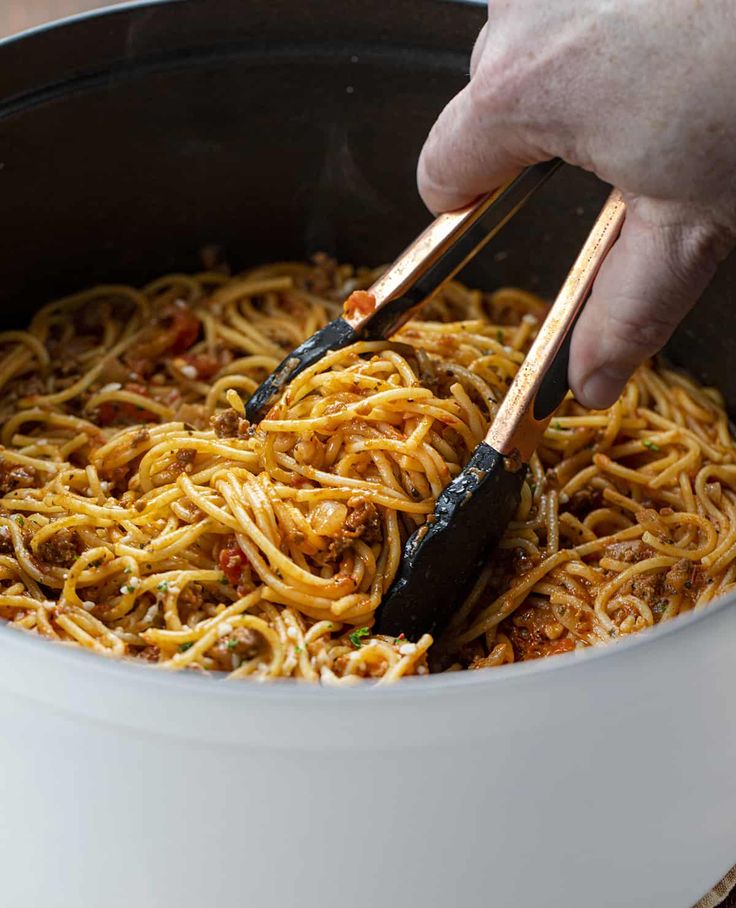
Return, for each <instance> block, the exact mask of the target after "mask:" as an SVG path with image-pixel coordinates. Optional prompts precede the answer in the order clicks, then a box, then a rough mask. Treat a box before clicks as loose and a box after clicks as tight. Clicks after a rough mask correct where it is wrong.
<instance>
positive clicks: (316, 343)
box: [245, 318, 358, 422]
mask: <svg viewBox="0 0 736 908" xmlns="http://www.w3.org/2000/svg"><path fill="white" fill-rule="evenodd" d="M357 340H358V335H357V333H356V331H355V329H354V328H353V327H352V326H351V325H349V324H348V323H347V322H346V321H345V320H344V319H342V318H336V319H335V320H334V321H332V322H330V323H329V325H325V327H324V328H321V329H320V330H319V331H318V332H317V333H316V334H313V335H312V336H311V337H309V338H307V340H305V341H304V343H303V344H301V345H300V346H298V347H297V348H296V350H294V351H292V352H291V353H290V354H289V355H288V356H287V357H286V359H284V360H283V362H282V363H281V364H280V365H279V366H277V367H276V369H274V371H273V372H272V373H271V374H270V375H269V376H268V378H267V379H266V380H265V381H264V382H263V384H262V385H261V386H260V387H259V388H257V389H256V391H255V393H254V394H253V396H252V397H251V399H250V400H249V401H248V403H247V404H246V405H245V415H246V417H247V418H248V419H249V421H250V422H259V421H260V420H261V419H263V417H264V416H265V415H266V413H267V411H268V409H269V407H270V406H271V405H272V404H273V402H274V401H275V400H276V398H277V397H278V396H279V394H280V393H281V392H282V391H283V390H284V388H285V387H286V386H287V385H288V384H289V382H290V381H292V380H293V379H295V378H296V376H297V375H299V374H300V373H301V372H303V371H304V370H305V369H308V368H309V367H310V366H313V365H314V364H315V363H316V362H319V360H321V359H322V357H323V356H326V355H327V354H328V353H332V352H333V351H335V350H342V349H343V347H349V346H350V344H354V343H355V341H357Z"/></svg>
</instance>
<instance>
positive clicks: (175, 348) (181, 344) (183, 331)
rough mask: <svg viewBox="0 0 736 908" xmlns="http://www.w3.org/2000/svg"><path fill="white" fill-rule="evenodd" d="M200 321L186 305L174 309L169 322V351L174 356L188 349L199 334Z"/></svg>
mask: <svg viewBox="0 0 736 908" xmlns="http://www.w3.org/2000/svg"><path fill="white" fill-rule="evenodd" d="M199 328H200V322H199V319H198V318H197V316H196V315H195V314H194V313H193V312H192V310H191V309H189V308H188V307H186V306H182V307H181V308H177V309H175V310H174V314H173V318H172V322H171V328H170V331H171V338H172V340H171V352H172V353H173V354H174V356H176V355H177V354H178V353H183V352H184V351H185V350H188V349H189V348H190V347H191V346H192V344H193V343H194V342H195V341H196V339H197V337H198V335H199Z"/></svg>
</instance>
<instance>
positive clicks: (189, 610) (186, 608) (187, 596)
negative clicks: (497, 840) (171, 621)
mask: <svg viewBox="0 0 736 908" xmlns="http://www.w3.org/2000/svg"><path fill="white" fill-rule="evenodd" d="M204 601H205V595H204V590H203V589H202V587H201V585H200V584H199V583H188V584H187V585H186V586H185V587H184V589H183V590H182V591H181V593H180V594H179V598H178V599H177V601H176V605H177V609H178V611H179V618H180V619H181V622H182V624H190V623H191V622H192V621H193V619H194V616H195V615H196V614H197V613H198V612H200V611H201V610H202V606H203V605H204Z"/></svg>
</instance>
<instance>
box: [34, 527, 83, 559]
mask: <svg viewBox="0 0 736 908" xmlns="http://www.w3.org/2000/svg"><path fill="white" fill-rule="evenodd" d="M80 549H81V541H80V539H79V536H78V535H77V533H76V531H75V530H68V529H66V528H62V529H61V530H59V531H58V533H54V535H53V536H51V537H50V538H49V539H46V540H45V541H44V542H42V543H41V545H40V546H39V547H38V557H39V558H40V559H41V561H45V562H46V564H54V565H57V566H58V567H71V565H72V564H74V562H75V561H76V560H77V558H78V557H79V552H80Z"/></svg>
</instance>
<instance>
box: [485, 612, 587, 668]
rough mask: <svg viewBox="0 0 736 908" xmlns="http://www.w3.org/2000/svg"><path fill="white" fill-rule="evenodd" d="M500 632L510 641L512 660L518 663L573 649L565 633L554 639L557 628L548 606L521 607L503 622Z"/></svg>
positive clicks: (572, 643) (571, 640)
mask: <svg viewBox="0 0 736 908" xmlns="http://www.w3.org/2000/svg"><path fill="white" fill-rule="evenodd" d="M502 629H503V631H504V633H505V634H506V635H507V636H508V638H509V640H510V641H511V646H512V647H513V650H514V658H516V659H518V660H521V661H525V660H527V659H540V658H542V657H543V656H553V655H555V654H556V653H569V652H571V651H572V650H573V649H575V641H574V640H573V638H572V637H571V636H570V635H569V634H568V633H567V632H564V631H563V632H562V633H561V634H560V636H557V633H558V631H559V629H560V626H559V624H558V622H557V618H556V617H555V614H554V612H553V611H552V609H551V608H550V607H549V606H545V605H542V606H536V605H526V606H524V605H523V606H521V607H520V608H518V609H517V610H516V611H515V612H514V614H513V615H512V616H511V618H509V619H507V620H506V621H504V622H503V624H502ZM550 637H555V639H550Z"/></svg>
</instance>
